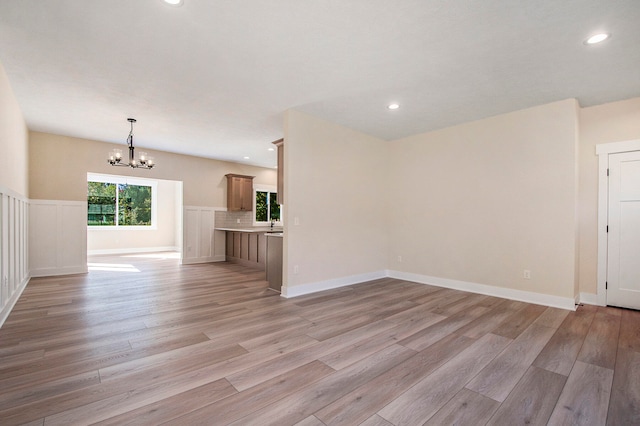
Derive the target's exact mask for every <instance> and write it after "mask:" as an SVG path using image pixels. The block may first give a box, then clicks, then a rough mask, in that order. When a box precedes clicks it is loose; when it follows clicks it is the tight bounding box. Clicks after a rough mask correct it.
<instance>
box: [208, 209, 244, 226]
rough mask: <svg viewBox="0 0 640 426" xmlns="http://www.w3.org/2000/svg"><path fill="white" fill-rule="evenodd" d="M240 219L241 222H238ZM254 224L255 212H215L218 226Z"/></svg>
mask: <svg viewBox="0 0 640 426" xmlns="http://www.w3.org/2000/svg"><path fill="white" fill-rule="evenodd" d="M238 219H240V223H238ZM252 226H253V212H227V211H216V212H215V227H216V228H237V229H243V228H250V227H252Z"/></svg>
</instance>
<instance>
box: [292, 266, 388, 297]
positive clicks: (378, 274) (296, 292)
mask: <svg viewBox="0 0 640 426" xmlns="http://www.w3.org/2000/svg"><path fill="white" fill-rule="evenodd" d="M386 276H387V274H386V271H375V272H368V273H365V274H359V275H351V276H349V277H343V278H335V279H332V280H326V281H319V282H315V283H309V284H302V285H297V286H294V287H282V291H281V293H280V295H281V296H283V297H286V298H290V297H296V296H302V295H305V294H311V293H317V292H319V291H324V290H331V289H333V288H338V287H346V286H348V285H353V284H358V283H362V282H366V281H372V280H377V279H380V278H385V277H386Z"/></svg>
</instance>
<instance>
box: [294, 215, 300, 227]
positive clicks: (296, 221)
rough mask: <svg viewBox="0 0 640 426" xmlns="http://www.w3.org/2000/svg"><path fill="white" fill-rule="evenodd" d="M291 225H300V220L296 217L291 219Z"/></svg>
mask: <svg viewBox="0 0 640 426" xmlns="http://www.w3.org/2000/svg"><path fill="white" fill-rule="evenodd" d="M293 224H294V225H300V218H299V217H298V216H296V217H294V218H293Z"/></svg>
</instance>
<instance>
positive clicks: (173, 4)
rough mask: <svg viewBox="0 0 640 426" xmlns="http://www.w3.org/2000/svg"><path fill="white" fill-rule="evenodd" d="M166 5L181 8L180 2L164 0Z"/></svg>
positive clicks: (179, 0) (178, 0)
mask: <svg viewBox="0 0 640 426" xmlns="http://www.w3.org/2000/svg"><path fill="white" fill-rule="evenodd" d="M164 2H165V3H166V4H170V5H171V6H181V5H182V0H164Z"/></svg>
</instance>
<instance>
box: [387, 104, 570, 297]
mask: <svg viewBox="0 0 640 426" xmlns="http://www.w3.org/2000/svg"><path fill="white" fill-rule="evenodd" d="M576 131H577V110H576V102H575V101H574V100H567V101H562V102H556V103H552V104H548V105H543V106H539V107H535V108H530V109H526V110H522V111H517V112H513V113H509V114H504V115H500V116H497V117H492V118H489V119H485V120H481V121H476V122H472V123H467V124H463V125H460V126H455V127H451V128H447V129H444V130H441V131H436V132H431V133H426V134H421V135H416V136H412V137H409V138H406V139H402V140H398V141H395V142H393V143H392V149H391V151H390V162H391V179H390V182H391V187H390V191H389V193H388V194H387V198H388V201H389V204H388V205H389V211H390V220H389V224H390V226H389V231H390V252H389V268H390V269H392V270H401V271H404V272H409V273H415V274H420V275H426V276H432V277H439V278H446V279H453V280H458V281H464V282H470V283H475V284H486V285H491V286H497V287H504V288H510V289H516V290H523V291H528V292H535V293H543V294H549V295H554V296H560V297H566V298H573V297H574V295H575V294H574V293H575V280H576V276H575V268H576V262H577V254H576V246H575V235H576V226H577V225H576V217H575V202H576V188H577V182H576V167H577V165H576V162H577V160H576V144H577V134H576ZM398 256H402V262H398ZM525 269H527V270H530V271H531V279H530V280H526V279H524V278H523V272H524V270H525Z"/></svg>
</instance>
